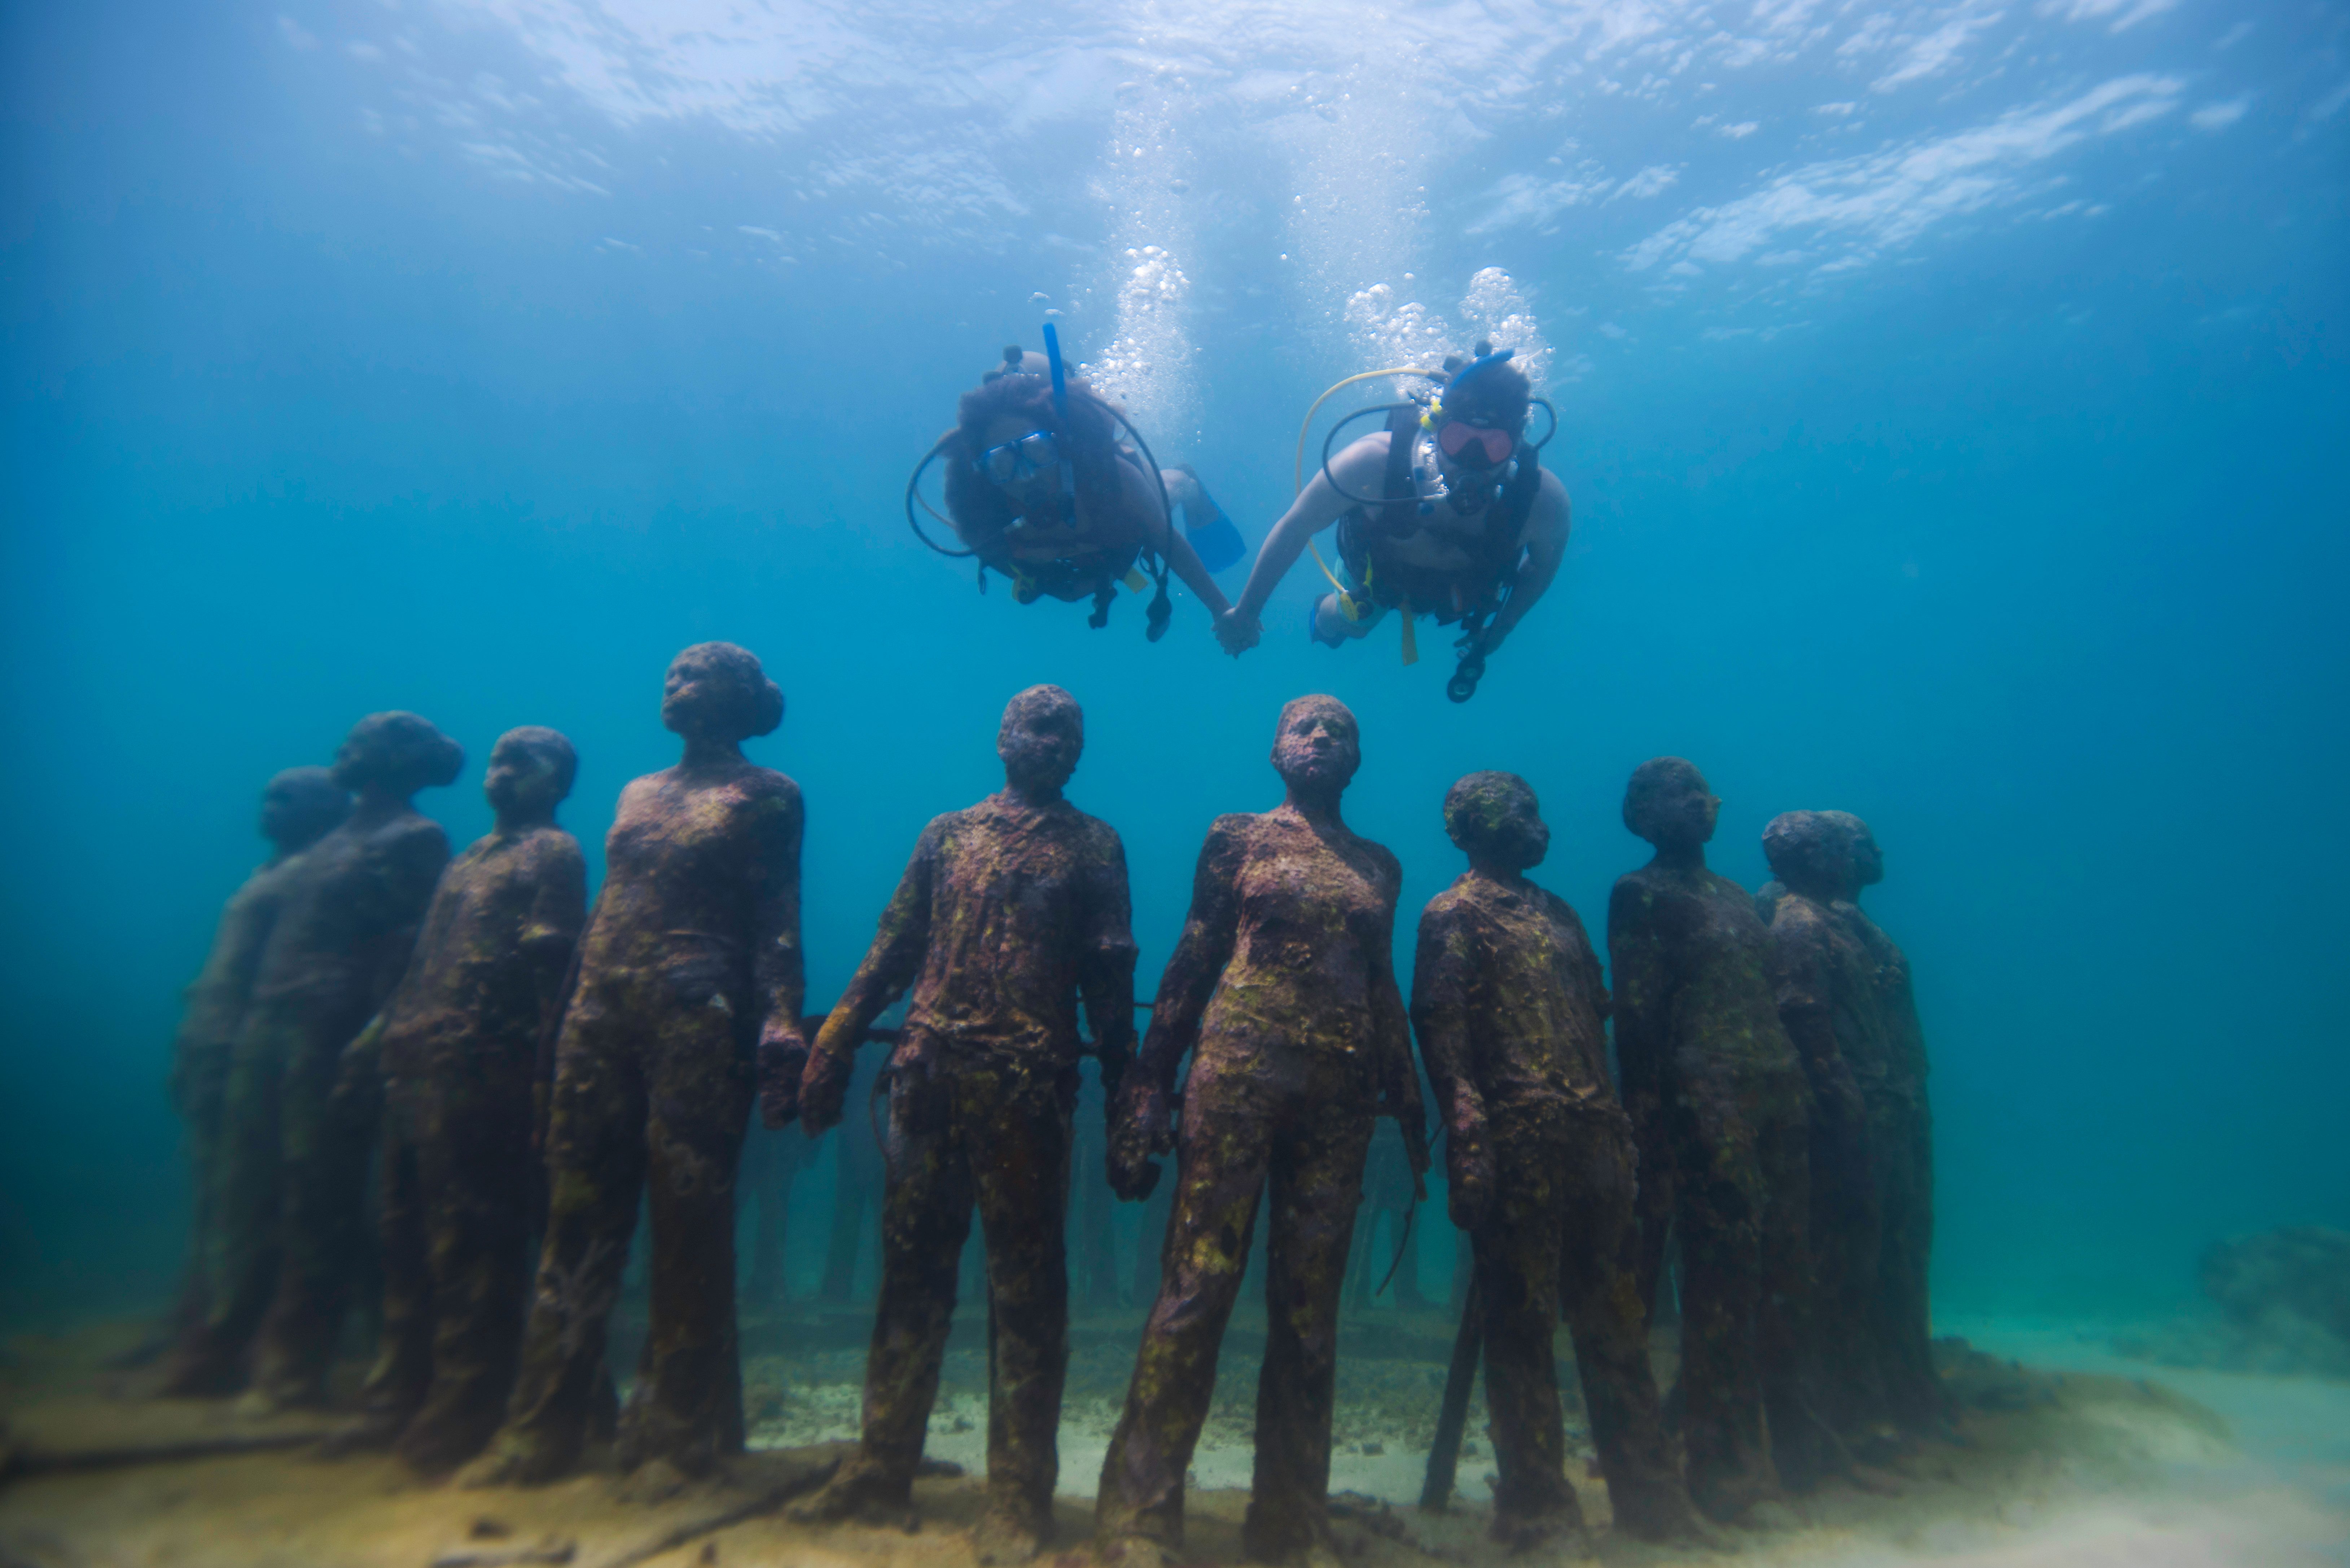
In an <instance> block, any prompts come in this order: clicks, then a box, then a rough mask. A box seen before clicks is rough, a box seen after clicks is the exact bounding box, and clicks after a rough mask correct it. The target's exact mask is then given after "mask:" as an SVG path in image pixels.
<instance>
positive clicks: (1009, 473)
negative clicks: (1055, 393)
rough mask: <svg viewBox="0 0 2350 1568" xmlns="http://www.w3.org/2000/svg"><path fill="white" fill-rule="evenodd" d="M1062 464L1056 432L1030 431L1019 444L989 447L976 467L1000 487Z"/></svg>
mask: <svg viewBox="0 0 2350 1568" xmlns="http://www.w3.org/2000/svg"><path fill="white" fill-rule="evenodd" d="M1060 461H1061V448H1060V443H1059V442H1058V441H1055V440H1054V439H1053V432H1052V431H1029V432H1028V433H1027V434H1026V435H1024V436H1022V437H1021V438H1020V439H1019V440H1018V441H1005V442H1004V443H1003V445H1001V446H992V447H989V448H988V449H987V450H986V451H985V452H981V453H980V454H979V461H978V462H976V463H975V464H974V465H973V466H975V467H976V468H977V469H978V470H979V472H982V473H983V474H985V475H986V476H987V477H988V478H989V479H992V480H993V481H994V482H995V483H998V484H1014V483H1018V482H1020V481H1021V480H1023V479H1025V478H1027V477H1028V476H1029V475H1030V474H1032V473H1041V472H1045V471H1047V470H1049V469H1052V468H1054V467H1055V466H1057V465H1058V464H1059V462H1060Z"/></svg>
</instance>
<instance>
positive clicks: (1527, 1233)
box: [1471, 1106, 1583, 1550]
mask: <svg viewBox="0 0 2350 1568" xmlns="http://www.w3.org/2000/svg"><path fill="white" fill-rule="evenodd" d="M1488 1120H1489V1124H1490V1140H1491V1142H1492V1149H1493V1176H1494V1181H1493V1203H1492V1209H1491V1210H1490V1211H1489V1212H1488V1213H1487V1215H1486V1218H1485V1222H1484V1223H1483V1224H1482V1225H1481V1226H1479V1227H1478V1228H1477V1230H1476V1231H1475V1232H1474V1234H1473V1236H1472V1237H1471V1241H1472V1244H1473V1245H1474V1247H1475V1249H1476V1259H1477V1262H1476V1268H1477V1299H1478V1301H1479V1302H1480V1303H1482V1305H1483V1308H1484V1315H1485V1405H1486V1408H1487V1409H1488V1410H1490V1411H1491V1412H1492V1426H1493V1433H1492V1435H1493V1461H1494V1464H1493V1468H1494V1469H1495V1471H1496V1480H1495V1483H1494V1487H1493V1525H1492V1534H1493V1539H1494V1540H1496V1541H1499V1542H1504V1543H1505V1544H1507V1545H1509V1546H1510V1547H1511V1548H1512V1549H1513V1550H1523V1549H1524V1548H1527V1547H1531V1546H1533V1545H1534V1544H1535V1543H1537V1542H1541V1541H1544V1540H1545V1539H1547V1538H1549V1537H1551V1536H1554V1535H1557V1534H1560V1533H1562V1532H1567V1531H1575V1530H1580V1529H1582V1528H1583V1505H1582V1503H1581V1501H1579V1500H1578V1499H1577V1498H1576V1497H1575V1488H1574V1486H1573V1485H1572V1484H1571V1483H1570V1482H1569V1481H1568V1480H1567V1479H1566V1431H1565V1420H1564V1418H1563V1417H1562V1416H1561V1414H1560V1410H1559V1398H1558V1367H1557V1365H1556V1362H1555V1359H1554V1357H1553V1355H1552V1353H1551V1336H1552V1334H1553V1332H1554V1330H1555V1328H1556V1326H1557V1324H1558V1317H1559V1311H1558V1291H1559V1246H1560V1241H1561V1236H1562V1231H1563V1230H1564V1228H1565V1225H1566V1222H1567V1215H1566V1213H1565V1203H1566V1201H1567V1198H1568V1189H1564V1188H1563V1183H1562V1180H1561V1178H1562V1175H1563V1172H1562V1170H1561V1167H1562V1166H1563V1165H1564V1164H1565V1159H1566V1157H1567V1150H1566V1147H1565V1139H1564V1138H1563V1137H1561V1133H1560V1128H1559V1127H1558V1125H1557V1123H1558V1114H1557V1113H1556V1112H1555V1111H1554V1112H1552V1113H1550V1114H1549V1115H1547V1116H1545V1115H1544V1114H1543V1113H1542V1112H1539V1111H1513V1110H1512V1109H1511V1108H1510V1107H1507V1106H1492V1107H1490V1108H1489V1111H1488Z"/></svg>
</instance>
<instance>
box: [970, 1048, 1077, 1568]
mask: <svg viewBox="0 0 2350 1568" xmlns="http://www.w3.org/2000/svg"><path fill="white" fill-rule="evenodd" d="M1056 1076H1057V1075H1056ZM1056 1076H1055V1077H1045V1078H1044V1079H1043V1081H1041V1082H1039V1081H1038V1080H1037V1079H1036V1078H1035V1076H1032V1075H1025V1074H1021V1075H1002V1076H996V1075H989V1076H988V1077H987V1078H986V1079H984V1080H979V1079H974V1081H973V1082H972V1085H971V1089H972V1094H971V1095H970V1096H969V1097H968V1099H967V1101H966V1103H967V1105H968V1106H969V1107H970V1111H971V1115H970V1116H969V1118H968V1120H967V1122H966V1124H965V1126H964V1127H963V1128H962V1133H963V1137H964V1145H965V1148H966V1150H967V1153H966V1155H965V1158H966V1159H967V1161H968V1162H969V1163H970V1164H971V1166H972V1168H973V1169H974V1172H975V1176H976V1180H977V1186H978V1194H979V1218H980V1223H981V1225H982V1226H983V1228H984V1230H985V1234H986V1240H987V1289H988V1293H989V1296H990V1298H991V1300H992V1302H993V1312H992V1313H991V1314H990V1315H989V1319H988V1321H989V1322H990V1324H993V1328H994V1334H995V1346H994V1355H993V1358H992V1361H993V1372H992V1378H991V1386H990V1387H989V1390H988V1402H987V1518H986V1519H985V1520H983V1522H982V1526H981V1530H980V1533H979V1538H978V1539H979V1542H980V1545H981V1549H982V1553H983V1556H986V1557H993V1559H994V1560H996V1561H1025V1560H1026V1559H1027V1558H1029V1557H1033V1556H1034V1555H1035V1553H1036V1551H1037V1550H1038V1549H1039V1548H1040V1547H1042V1545H1043V1544H1044V1542H1045V1538H1046V1537H1047V1536H1049V1535H1050V1534H1051V1533H1052V1528H1053V1488H1054V1485H1055V1482H1056V1481H1057V1480H1059V1479H1060V1469H1061V1467H1060V1457H1059V1453H1058V1449H1057V1447H1056V1440H1055V1435H1056V1434H1057V1433H1058V1431H1059V1430H1060V1424H1061V1388H1062V1385H1063V1383H1064V1381H1065V1380H1066V1376H1067V1374H1068V1366H1069V1334H1068V1326H1069V1271H1068V1260H1067V1256H1066V1240H1065V1239H1066V1235H1067V1216H1068V1194H1069V1151H1070V1126H1069V1122H1070V1113H1071V1109H1072V1106H1071V1104H1070V1096H1069V1094H1068V1092H1067V1090H1066V1089H1065V1088H1064V1087H1063V1086H1062V1085H1061V1084H1060V1083H1058V1082H1057V1081H1056Z"/></svg>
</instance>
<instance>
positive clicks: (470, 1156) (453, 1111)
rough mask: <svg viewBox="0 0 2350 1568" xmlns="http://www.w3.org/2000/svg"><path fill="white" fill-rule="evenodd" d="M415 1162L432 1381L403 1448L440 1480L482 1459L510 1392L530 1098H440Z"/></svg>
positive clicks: (519, 1307) (524, 1234) (523, 1089)
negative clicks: (427, 1270) (422, 1200)
mask: <svg viewBox="0 0 2350 1568" xmlns="http://www.w3.org/2000/svg"><path fill="white" fill-rule="evenodd" d="M436 1097H438V1098H440V1099H441V1100H442V1104H441V1105H440V1106H437V1107H436V1108H437V1109H439V1110H440V1111H441V1113H442V1115H441V1117H440V1124H439V1125H438V1126H437V1127H434V1128H433V1130H432V1136H431V1137H430V1138H429V1139H428V1140H427V1141H426V1143H425V1144H424V1146H423V1147H422V1149H421V1153H420V1155H419V1158H418V1165H419V1168H420V1169H421V1173H422V1176H423V1179H422V1181H421V1183H420V1185H421V1189H422V1190H423V1192H424V1193H425V1196H426V1204H427V1207H426V1214H427V1220H426V1223H427V1225H428V1227H429V1232H430V1236H431V1252H430V1257H431V1263H432V1384H431V1386H430V1388H429V1389H428V1391H427V1392H426V1394H425V1397H424V1400H423V1403H422V1407H421V1408H420V1409H419V1410H418V1411H417V1413H416V1416H415V1418H414V1419H413V1420H411V1421H410V1422H409V1424H408V1428H407V1430H405V1431H404V1432H402V1433H401V1434H400V1444H399V1453H400V1459H403V1460H405V1461H406V1462H407V1464H408V1465H409V1467H410V1468H411V1469H414V1470H416V1471H417V1472H418V1473H419V1474H421V1475H441V1474H443V1473H445V1472H446V1471H449V1470H452V1469H455V1468H456V1467H457V1466H459V1465H461V1464H463V1463H464V1462H465V1461H466V1460H467V1459H472V1458H473V1456H474V1455H475V1454H476V1453H479V1452H480V1451H481V1450H482V1449H483V1447H484V1445H486V1444H487V1443H488V1442H489V1440H490V1438H491V1435H492V1434H493V1433H494V1432H495V1431H496V1430H497V1426H498V1418H499V1417H500V1416H501V1415H502V1414H503V1413H504V1409H505V1404H506V1397H507V1396H508V1395H509V1394H510V1393H512V1392H513V1388H514V1379H515V1365H516V1363H517V1361H518V1360H519V1359H520V1356H521V1352H522V1324H523V1309H524V1305H525V1300H526V1297H527V1295H528V1293H529V1287H530V1267H529V1253H528V1248H529V1241H530V1238H529V1211H528V1208H527V1200H526V1199H525V1193H526V1192H527V1191H528V1190H529V1187H528V1182H529V1177H530V1163H531V1162H530V1093H529V1088H528V1085H527V1084H526V1083H525V1082H517V1083H514V1084H509V1085H502V1086H501V1088H500V1089H498V1090H492V1091H490V1092H488V1093H482V1092H480V1091H473V1092H469V1093H467V1094H466V1095H465V1096H464V1099H463V1102H460V1103H454V1104H452V1103H450V1102H451V1101H452V1099H453V1098H454V1096H450V1095H448V1094H446V1093H445V1092H444V1093H443V1095H442V1096H436Z"/></svg>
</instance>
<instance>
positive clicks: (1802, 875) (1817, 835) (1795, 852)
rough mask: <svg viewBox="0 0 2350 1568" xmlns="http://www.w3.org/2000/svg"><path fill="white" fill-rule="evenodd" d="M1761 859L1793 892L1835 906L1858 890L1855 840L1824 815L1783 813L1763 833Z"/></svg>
mask: <svg viewBox="0 0 2350 1568" xmlns="http://www.w3.org/2000/svg"><path fill="white" fill-rule="evenodd" d="M1763 858H1764V859H1766V860H1768V861H1769V862H1770V863H1771V874H1772V875H1773V877H1778V878H1779V880H1780V881H1782V882H1784V883H1785V884H1786V885H1787V888H1788V890H1789V891H1791V892H1795V893H1800V894H1802V895H1803V896H1804V898H1817V899H1820V900H1821V901H1823V902H1834V901H1835V900H1836V899H1838V898H1851V897H1852V896H1853V894H1854V893H1855V892H1856V890H1857V888H1858V885H1857V884H1856V883H1855V882H1854V881H1853V877H1852V871H1853V866H1852V836H1851V834H1850V833H1848V832H1847V831H1846V829H1845V827H1844V826H1843V825H1842V824H1841V823H1838V822H1836V821H1835V814H1833V813H1830V812H1825V811H1783V812H1781V813H1780V814H1779V815H1776V816H1774V817H1773V818H1772V819H1771V825H1770V826H1768V827H1765V828H1764V829H1763Z"/></svg>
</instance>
